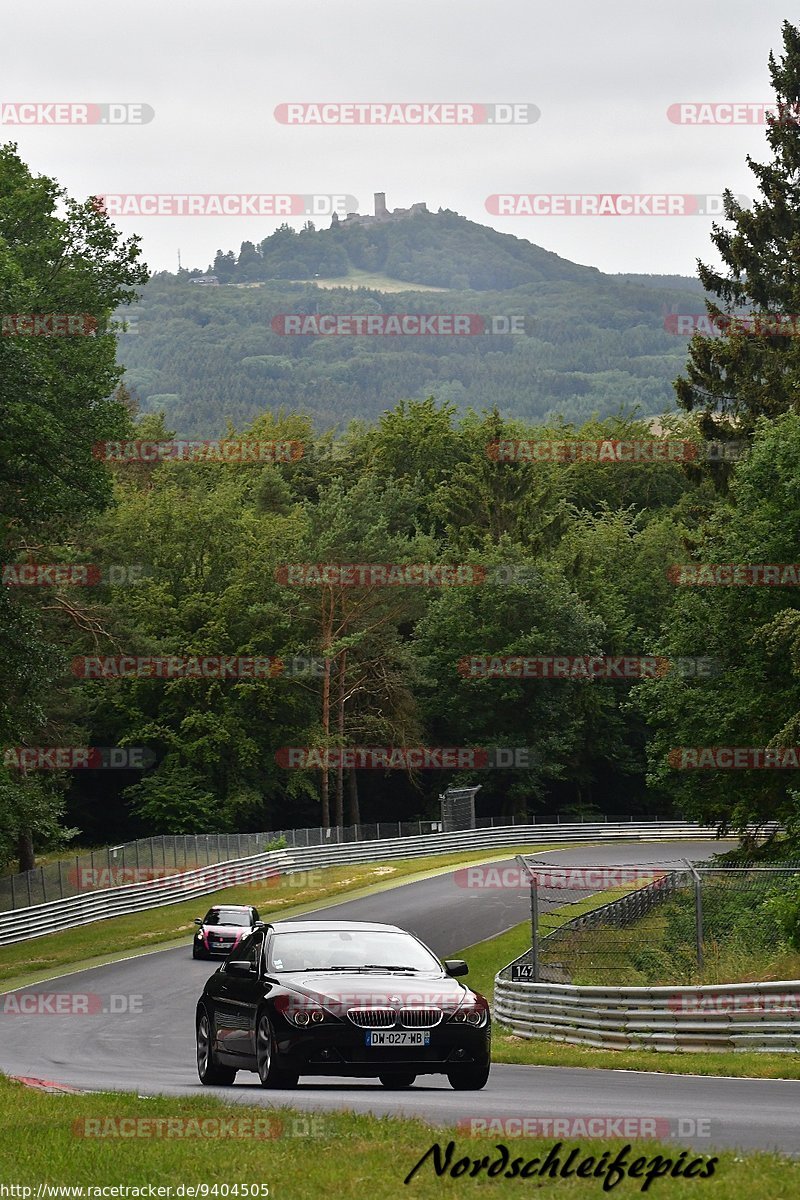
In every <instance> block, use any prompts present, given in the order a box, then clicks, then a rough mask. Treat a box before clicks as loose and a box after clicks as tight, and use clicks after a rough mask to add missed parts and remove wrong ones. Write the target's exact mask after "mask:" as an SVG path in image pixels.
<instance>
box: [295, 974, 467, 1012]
mask: <svg viewBox="0 0 800 1200" xmlns="http://www.w3.org/2000/svg"><path fill="white" fill-rule="evenodd" d="M277 978H278V979H279V980H280V984H281V986H282V987H284V988H286V989H288V990H290V991H292V992H295V993H297V994H298V995H299V996H303V997H304V998H306V999H307V1000H311V1001H316V1002H317V1003H319V1004H322V1005H323V1006H324V1007H325V1008H330V1009H332V1010H334V1011H336V1010H338V1009H347V1008H402V1007H406V1006H409V1007H416V1008H426V1007H428V1008H443V1009H456V1008H458V1007H459V1005H460V1004H461V1003H462V1002H463V1000H464V998H465V996H468V995H470V992H469V989H468V988H466V987H464V986H463V984H461V983H459V982H458V980H457V979H453V978H451V977H450V976H449V975H448V976H445V977H444V978H439V979H430V978H426V977H425V976H418V975H417V976H411V975H391V974H381V973H380V972H378V971H367V972H365V973H364V974H363V975H359V974H356V972H355V971H346V972H343V973H342V974H341V975H335V974H333V972H330V971H321V972H319V974H317V973H316V972H311V971H304V972H303V973H302V974H301V973H299V972H298V973H297V974H293V973H292V972H287V973H285V974H283V973H282V974H280V975H279V976H278V977H277Z"/></svg>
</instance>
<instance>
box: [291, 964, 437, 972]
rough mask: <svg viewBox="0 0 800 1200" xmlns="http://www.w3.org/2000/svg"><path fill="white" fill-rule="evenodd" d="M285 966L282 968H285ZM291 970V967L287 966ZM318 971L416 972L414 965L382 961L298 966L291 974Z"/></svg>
mask: <svg viewBox="0 0 800 1200" xmlns="http://www.w3.org/2000/svg"><path fill="white" fill-rule="evenodd" d="M285 969H286V968H284V970H285ZM289 970H291V968H289ZM320 971H331V972H335V973H336V974H338V973H339V972H340V971H407V972H408V971H411V972H412V973H413V974H416V973H417V968H416V967H400V966H386V965H385V964H384V963H361V964H360V965H359V966H339V967H299V968H298V969H297V971H295V972H293V974H297V975H302V974H305V973H306V972H308V973H309V974H311V973H314V972H320Z"/></svg>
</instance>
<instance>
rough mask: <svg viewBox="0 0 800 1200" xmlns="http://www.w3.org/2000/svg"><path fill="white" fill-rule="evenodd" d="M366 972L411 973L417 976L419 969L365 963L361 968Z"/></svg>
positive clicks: (391, 964)
mask: <svg viewBox="0 0 800 1200" xmlns="http://www.w3.org/2000/svg"><path fill="white" fill-rule="evenodd" d="M361 969H362V970H364V971H411V972H413V974H415V975H416V973H417V971H418V970H419V968H418V967H403V966H398V965H397V964H396V963H364V966H363V967H362V968H361Z"/></svg>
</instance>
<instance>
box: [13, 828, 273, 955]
mask: <svg viewBox="0 0 800 1200" xmlns="http://www.w3.org/2000/svg"><path fill="white" fill-rule="evenodd" d="M292 866H293V862H292V859H291V858H289V857H288V852H287V851H286V850H272V851H270V852H269V853H267V854H257V855H254V856H253V857H252V858H245V859H236V860H234V861H232V862H229V863H215V864H214V865H212V866H210V867H199V868H198V869H196V870H194V871H186V872H183V873H182V874H180V875H173V876H171V877H170V878H169V879H149V880H146V881H145V882H144V883H134V884H130V885H128V886H126V887H116V888H108V889H106V890H105V891H101V892H87V893H84V894H83V895H82V896H70V897H69V898H68V899H66V900H57V901H54V902H53V903H51V904H37V905H34V906H32V907H30V908H20V909H15V910H12V911H11V912H5V913H0V946H4V945H8V944H9V943H11V942H22V941H26V940H27V939H28V938H35V937H43V936H44V935H45V934H46V933H56V932H58V931H59V930H62V929H73V928H75V927H76V926H78V925H89V924H91V923H92V922H93V921H103V920H107V919H108V918H109V917H119V916H127V915H128V914H130V913H134V912H141V911H143V910H144V909H148V908H161V907H162V906H164V905H167V904H179V903H180V901H181V900H191V899H193V898H194V897H197V896H205V895H208V893H209V892H215V891H218V890H219V889H220V888H225V887H231V886H232V885H233V884H234V883H247V882H255V881H256V880H261V879H265V878H267V877H269V876H270V875H272V874H276V873H277V874H286V873H287V872H288V869H290V868H291V867H292Z"/></svg>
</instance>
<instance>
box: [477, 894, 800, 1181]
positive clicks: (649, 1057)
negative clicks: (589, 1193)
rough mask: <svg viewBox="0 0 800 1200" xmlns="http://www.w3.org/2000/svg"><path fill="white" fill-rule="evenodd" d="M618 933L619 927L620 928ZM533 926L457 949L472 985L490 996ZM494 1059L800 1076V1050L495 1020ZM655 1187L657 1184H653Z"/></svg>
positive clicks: (544, 926)
mask: <svg viewBox="0 0 800 1200" xmlns="http://www.w3.org/2000/svg"><path fill="white" fill-rule="evenodd" d="M593 904H596V900H595V901H593V900H591V898H590V899H589V900H586V901H582V902H581V904H580V906H578V905H565V906H564V907H563V908H561V909H553V910H551V911H550V912H549V913H548V914H547V915H546V923H545V919H543V920H542V922H541V924H540V928H541V930H542V932H543V933H546V932H548V930H549V929H552V928H555V927H556V925H558V924H560V923H562V922H563V921H566V920H569V919H570V918H571V917H574V916H577V915H579V914H578V912H577V911H576V909H578V908H580V910H581V911H587V910H588V909H590V908H591V907H592V906H593ZM617 932H618V931H617ZM530 939H531V927H530V924H529V923H528V922H527V921H524V922H523V923H522V924H521V925H517V926H515V928H514V929H509V930H508V931H507V932H506V933H503V934H501V935H500V936H499V937H496V938H490V939H489V940H488V941H485V942H478V943H477V944H476V945H474V946H467V947H466V949H464V950H460V951H459V952H458V957H459V958H464V959H466V960H467V962H468V963H469V968H470V972H469V976H468V980H469V984H470V986H471V987H473V988H475V989H476V991H479V992H482V993H483V995H484V996H486V997H487V998H488V999H490V1000H491V998H492V996H493V994H494V977H495V975H496V974H497V972H498V971H499V970H500V968H501V967H504V966H506V965H507V964H508V963H510V962H511V961H512V960H513V959H515V958H517V957H519V955H520V954H522V953H523V952H524V951H525V950H527V949H529V948H530V944H531V940H530ZM786 978H788V977H786ZM492 1061H493V1062H499V1063H520V1064H523V1065H528V1066H544V1067H597V1068H608V1069H610V1070H617V1071H620V1070H622V1071H657V1072H661V1073H667V1074H669V1073H674V1074H676V1075H733V1076H736V1077H738V1078H750V1079H800V1055H796V1054H760V1053H757V1052H755V1051H752V1052H751V1051H746V1050H745V1051H736V1052H735V1053H695V1052H693V1051H687V1052H686V1053H684V1052H682V1051H681V1052H673V1051H669V1050H666V1051H664V1050H597V1049H595V1048H594V1047H592V1046H573V1045H570V1044H569V1043H567V1042H560V1041H555V1040H553V1041H549V1040H548V1039H546V1038H521V1037H516V1036H514V1035H513V1034H512V1033H511V1032H510V1030H509V1029H507V1028H506V1027H505V1026H503V1025H500V1024H496V1025H495V1032H494V1035H493V1038H492ZM654 1186H655V1185H654Z"/></svg>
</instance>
